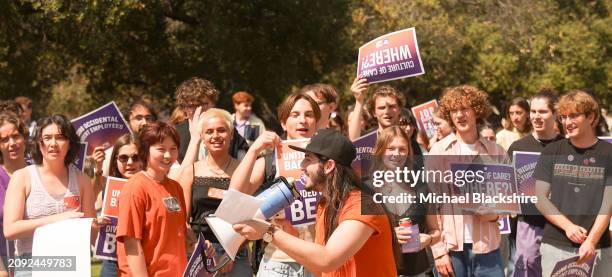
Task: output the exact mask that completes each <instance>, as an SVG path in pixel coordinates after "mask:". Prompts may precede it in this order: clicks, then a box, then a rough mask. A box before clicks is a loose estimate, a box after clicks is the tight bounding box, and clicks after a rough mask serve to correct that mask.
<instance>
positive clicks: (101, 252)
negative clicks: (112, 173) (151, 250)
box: [95, 177, 127, 261]
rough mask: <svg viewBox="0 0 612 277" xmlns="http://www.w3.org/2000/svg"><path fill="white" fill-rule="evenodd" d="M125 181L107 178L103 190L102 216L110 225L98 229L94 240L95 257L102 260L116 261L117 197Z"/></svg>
mask: <svg viewBox="0 0 612 277" xmlns="http://www.w3.org/2000/svg"><path fill="white" fill-rule="evenodd" d="M126 181H127V180H126V179H121V178H115V177H108V178H107V179H106V186H105V189H104V201H103V204H102V216H104V217H108V218H109V219H110V220H111V223H110V224H108V225H105V226H103V227H102V228H100V231H99V233H98V239H97V240H96V253H95V255H96V257H97V258H99V259H103V260H112V261H116V260H117V223H118V220H119V195H120V194H121V189H122V188H123V185H125V182H126Z"/></svg>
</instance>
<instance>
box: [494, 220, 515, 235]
mask: <svg viewBox="0 0 612 277" xmlns="http://www.w3.org/2000/svg"><path fill="white" fill-rule="evenodd" d="M497 224H499V233H500V234H502V235H503V234H510V233H512V229H510V216H507V215H505V216H501V217H499V219H498V220H497Z"/></svg>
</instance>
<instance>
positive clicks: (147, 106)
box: [125, 98, 157, 121]
mask: <svg viewBox="0 0 612 277" xmlns="http://www.w3.org/2000/svg"><path fill="white" fill-rule="evenodd" d="M137 106H142V107H144V108H145V109H147V110H149V112H150V113H151V115H152V116H153V120H154V121H157V110H156V109H155V106H153V104H152V103H151V101H148V100H146V99H143V98H138V99H136V100H134V101H132V103H130V105H129V106H128V109H127V111H126V112H125V119H127V120H128V121H129V120H130V115H131V114H132V111H133V110H134V109H135V108H136V107H137Z"/></svg>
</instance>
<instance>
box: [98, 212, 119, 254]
mask: <svg viewBox="0 0 612 277" xmlns="http://www.w3.org/2000/svg"><path fill="white" fill-rule="evenodd" d="M109 219H110V221H111V222H110V224H108V225H105V226H102V227H100V231H99V232H98V238H97V239H96V252H95V253H94V254H95V256H96V258H98V259H102V260H111V261H116V260H117V222H118V219H117V218H115V217H109Z"/></svg>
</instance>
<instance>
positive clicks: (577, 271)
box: [550, 256, 595, 277]
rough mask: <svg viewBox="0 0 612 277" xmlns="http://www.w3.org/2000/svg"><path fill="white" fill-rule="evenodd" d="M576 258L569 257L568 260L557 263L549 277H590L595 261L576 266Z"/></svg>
mask: <svg viewBox="0 0 612 277" xmlns="http://www.w3.org/2000/svg"><path fill="white" fill-rule="evenodd" d="M577 260H578V256H576V257H571V258H569V259H565V260H562V261H559V262H557V264H556V265H555V268H554V269H553V271H552V273H551V274H550V277H591V276H593V265H594V264H595V259H594V258H592V259H591V260H589V261H587V262H585V263H582V264H577V263H576V261H577Z"/></svg>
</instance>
